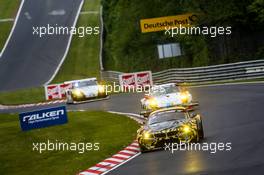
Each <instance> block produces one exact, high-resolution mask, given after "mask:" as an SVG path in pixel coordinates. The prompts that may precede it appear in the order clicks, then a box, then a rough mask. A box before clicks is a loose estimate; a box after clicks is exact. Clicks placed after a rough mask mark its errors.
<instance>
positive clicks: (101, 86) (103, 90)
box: [98, 85, 105, 94]
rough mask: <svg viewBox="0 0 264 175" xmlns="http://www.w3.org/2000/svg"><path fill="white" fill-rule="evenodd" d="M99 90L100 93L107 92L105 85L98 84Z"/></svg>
mask: <svg viewBox="0 0 264 175" xmlns="http://www.w3.org/2000/svg"><path fill="white" fill-rule="evenodd" d="M98 92H99V93H100V94H101V93H104V92H105V88H104V86H103V85H99V86H98Z"/></svg>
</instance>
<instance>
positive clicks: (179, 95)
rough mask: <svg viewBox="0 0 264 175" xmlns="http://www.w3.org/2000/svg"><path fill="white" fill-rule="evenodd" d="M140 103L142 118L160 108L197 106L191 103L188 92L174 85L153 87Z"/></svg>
mask: <svg viewBox="0 0 264 175" xmlns="http://www.w3.org/2000/svg"><path fill="white" fill-rule="evenodd" d="M140 102H141V107H142V109H143V110H142V111H141V115H143V116H144V117H148V115H149V114H150V113H151V112H153V111H155V110H158V109H161V108H168V107H173V106H183V107H187V106H197V105H198V103H194V102H193V101H192V95H191V94H190V92H189V91H187V90H185V89H184V88H181V87H179V86H177V85H176V84H174V83H168V84H162V85H155V86H153V87H152V88H150V91H149V93H148V94H145V97H144V98H143V99H141V101H140Z"/></svg>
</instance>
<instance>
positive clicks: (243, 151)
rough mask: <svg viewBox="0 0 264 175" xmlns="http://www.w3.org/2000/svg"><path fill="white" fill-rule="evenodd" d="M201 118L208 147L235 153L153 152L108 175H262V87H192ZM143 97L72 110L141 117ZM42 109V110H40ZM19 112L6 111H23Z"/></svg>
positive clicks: (127, 96)
mask: <svg viewBox="0 0 264 175" xmlns="http://www.w3.org/2000/svg"><path fill="white" fill-rule="evenodd" d="M190 91H191V93H192V94H193V96H194V99H195V100H199V102H200V107H199V109H198V111H197V112H199V113H201V114H202V115H203V124H204V130H205V136H206V139H205V140H204V142H207V143H212V142H231V143H232V150H231V151H228V152H223V151H222V152H221V151H218V152H216V153H215V154H212V153H210V152H208V151H182V152H180V151H178V152H176V153H174V154H172V153H170V152H169V151H154V152H150V153H145V154H141V155H140V156H138V157H136V158H135V159H132V160H131V161H129V162H127V163H126V164H124V165H122V166H120V167H118V168H117V169H115V170H113V171H111V172H110V173H109V175H112V174H113V175H124V174H125V175H135V174H146V175H160V174H164V175H178V174H199V175H211V174H232V175H233V174H239V175H240V174H242V175H243V174H245V175H248V174H263V172H264V157H263V155H264V149H263V144H264V135H263V129H264V113H263V111H262V110H263V107H264V84H248V85H224V86H216V87H202V88H193V89H191V90H190ZM141 97H142V94H119V95H113V96H111V98H110V99H109V100H105V101H98V102H93V103H85V104H79V105H69V106H68V109H69V110H106V111H109V110H111V111H118V112H128V113H139V111H140V105H139V99H140V98H141ZM42 108H43V107H42ZM29 110H32V108H28V109H22V110H21V109H19V110H15V111H14V110H12V111H10V110H9V111H2V112H22V111H29Z"/></svg>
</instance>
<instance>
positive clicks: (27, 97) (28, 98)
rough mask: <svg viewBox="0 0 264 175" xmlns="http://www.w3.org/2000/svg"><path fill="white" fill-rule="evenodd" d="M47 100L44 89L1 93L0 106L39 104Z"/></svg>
mask: <svg viewBox="0 0 264 175" xmlns="http://www.w3.org/2000/svg"><path fill="white" fill-rule="evenodd" d="M45 100H46V99H45V92H44V87H40V88H32V89H25V90H18V91H14V92H0V104H3V105H16V104H26V103H37V102H42V101H45Z"/></svg>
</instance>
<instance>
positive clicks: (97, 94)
mask: <svg viewBox="0 0 264 175" xmlns="http://www.w3.org/2000/svg"><path fill="white" fill-rule="evenodd" d="M65 84H72V88H71V89H69V90H67V91H66V99H67V103H76V102H83V101H87V100H91V99H96V98H106V97H107V94H106V91H105V88H104V86H103V85H99V84H98V83H97V80H96V78H89V79H83V80H78V81H69V82H65Z"/></svg>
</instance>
